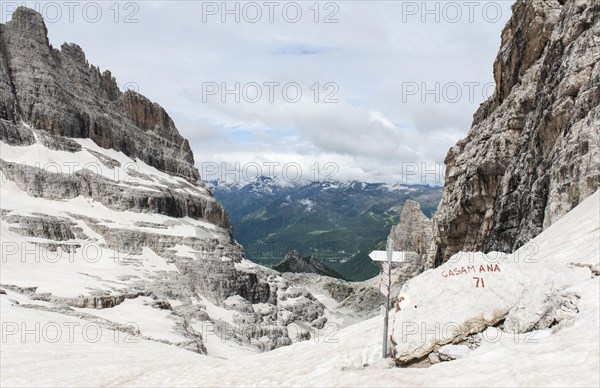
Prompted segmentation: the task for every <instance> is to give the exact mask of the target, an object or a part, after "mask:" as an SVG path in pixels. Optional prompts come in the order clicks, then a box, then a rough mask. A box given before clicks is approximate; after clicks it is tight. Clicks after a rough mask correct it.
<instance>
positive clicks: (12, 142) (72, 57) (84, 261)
mask: <svg viewBox="0 0 600 388" xmlns="http://www.w3.org/2000/svg"><path fill="white" fill-rule="evenodd" d="M0 85H1V88H0V180H1V182H2V183H1V185H0V190H1V194H0V199H1V200H0V231H1V233H0V240H1V245H2V271H0V284H1V285H2V286H3V287H5V288H6V289H11V290H13V291H14V292H16V293H18V294H20V295H21V296H22V297H24V298H26V299H28V300H31V301H39V300H41V301H45V302H47V303H49V304H50V305H49V306H48V305H47V306H44V308H45V309H50V310H51V311H55V312H59V313H61V314H66V315H78V314H82V312H81V311H79V310H76V309H91V310H100V309H107V308H108V309H118V308H122V309H127V307H123V306H125V305H127V306H133V308H134V309H137V308H140V309H143V310H145V311H146V313H147V315H148V316H152V315H153V314H154V315H155V314H156V312H155V311H153V309H159V310H161V311H163V312H161V314H163V313H164V314H165V316H164V317H163V319H164V321H165V322H163V324H164V327H165V328H166V329H165V330H164V332H163V333H162V334H161V335H162V337H160V336H159V337H157V336H156V333H154V334H151V335H150V334H148V335H146V334H145V333H144V329H143V327H142V328H141V329H139V330H137V329H136V330H134V332H135V333H139V334H140V335H141V336H143V337H144V338H150V339H153V340H158V341H161V342H166V343H171V344H174V345H177V346H182V347H185V348H187V349H190V350H193V351H196V352H202V353H206V352H207V347H206V346H205V343H204V340H203V338H204V339H205V338H206V334H207V333H206V330H204V329H205V328H206V327H207V325H210V327H211V328H212V329H211V330H212V331H211V332H215V333H221V334H222V335H227V338H223V339H225V340H232V341H236V342H238V343H241V344H244V345H249V346H254V347H257V348H258V349H261V350H270V349H273V348H276V347H279V346H283V345H289V344H290V343H291V342H292V341H291V339H290V338H289V336H288V333H287V326H288V325H290V324H292V323H298V324H299V325H301V326H302V327H303V328H304V330H305V332H302V333H301V334H302V335H301V336H300V337H299V338H300V339H308V338H310V335H311V334H310V330H318V329H319V328H322V327H323V325H324V323H325V321H326V318H325V317H324V306H323V305H322V304H321V303H319V302H318V301H317V300H316V299H315V298H314V297H312V296H311V295H310V293H307V292H306V291H304V290H298V289H296V288H293V287H290V286H289V284H288V283H287V282H286V281H285V280H284V279H283V278H281V276H280V275H279V274H278V273H277V272H275V271H273V270H269V269H266V268H262V267H260V266H257V265H255V264H252V263H250V262H248V261H246V260H245V259H244V252H243V250H242V248H241V246H240V245H239V244H237V243H236V242H235V241H234V240H233V237H232V231H231V224H230V221H229V217H228V215H227V212H226V211H225V209H224V208H223V206H221V204H220V203H219V202H217V200H216V199H215V198H214V197H213V196H212V194H211V192H210V191H209V190H208V189H207V188H206V186H205V185H204V184H203V183H201V182H199V181H198V179H199V174H198V171H197V170H196V168H195V167H194V159H193V155H192V153H191V150H190V147H189V144H188V142H187V140H185V139H184V138H183V137H182V136H181V135H180V134H179V132H178V131H177V129H176V128H175V125H174V123H173V121H172V120H171V119H170V118H169V116H168V114H167V113H166V112H165V111H164V110H163V109H162V108H161V107H160V106H159V105H157V104H155V103H152V102H150V101H148V100H147V99H146V98H145V97H143V96H141V95H139V94H137V93H134V92H126V93H122V92H121V91H119V88H118V85H117V83H116V81H115V79H114V78H112V76H111V74H110V73H109V72H108V71H106V72H104V73H102V74H101V73H100V71H99V69H98V68H97V67H95V66H90V65H89V64H88V63H87V61H86V59H85V55H84V53H83V51H82V50H81V48H79V47H78V46H76V45H72V44H65V45H63V46H62V49H61V50H55V49H53V48H52V47H51V46H50V45H49V43H48V38H47V30H46V27H45V25H44V22H43V20H42V17H41V15H39V14H38V13H36V12H35V11H32V10H30V9H27V8H18V9H17V10H16V11H15V12H14V14H13V19H12V20H11V21H10V22H8V23H7V24H0ZM5 248H6V249H5ZM34 304H35V303H33V302H32V305H34ZM207 305H210V306H211V307H210V311H209V310H208V308H207ZM34 307H35V308H40V306H37V305H36V306H34ZM32 308H33V307H32ZM214 311H218V313H214ZM95 314H96V313H95V312H93V311H92V312H90V311H86V312H85V315H84V316H85V317H88V318H89V320H90V321H94V322H95V321H100V322H103V323H102V324H103V325H104V324H106V325H107V327H117V328H119V327H121V326H119V324H118V322H112V323H111V321H107V320H106V319H104V318H102V319H104V320H102V319H100V317H99V316H96V315H95ZM142 315H143V314H142ZM113 316H116V317H118V316H119V314H117V313H115V314H114V315H113ZM88 318H86V319H88ZM139 319H142V320H143V319H144V317H142V316H140V317H139ZM173 321H174V322H173ZM141 326H143V325H141ZM213 329H214V330H213ZM119 330H120V329H119ZM123 330H125V329H123ZM297 331H298V330H297V329H294V332H297ZM215 341H216V340H215ZM208 348H210V347H208Z"/></svg>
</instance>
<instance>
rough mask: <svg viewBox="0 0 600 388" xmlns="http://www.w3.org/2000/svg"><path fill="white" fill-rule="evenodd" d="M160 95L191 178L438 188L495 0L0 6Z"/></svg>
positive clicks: (5, 15)
mask: <svg viewBox="0 0 600 388" xmlns="http://www.w3.org/2000/svg"><path fill="white" fill-rule="evenodd" d="M21 4H25V5H27V6H29V7H31V8H34V9H37V10H39V11H40V12H41V13H42V15H43V16H44V18H45V20H46V24H47V27H48V31H49V39H50V42H51V44H52V45H53V46H54V47H60V46H61V45H62V43H64V42H70V43H77V44H79V45H80V46H81V47H82V48H83V50H84V51H85V53H86V56H87V59H88V61H89V62H90V63H91V64H95V65H97V66H99V67H100V68H101V70H105V69H108V70H110V71H111V73H112V74H113V76H115V77H116V79H117V82H118V83H119V86H120V87H121V88H122V89H124V90H125V89H133V90H136V91H138V92H139V93H141V94H143V95H145V96H147V97H148V98H150V99H151V100H153V101H155V102H157V103H159V104H160V105H162V106H163V107H164V108H165V109H166V110H167V112H168V113H169V114H170V115H171V117H172V118H173V120H174V121H175V124H176V126H177V127H178V129H179V131H180V132H181V134H182V135H183V136H184V137H186V138H187V139H188V140H189V141H190V145H191V147H192V149H193V151H194V156H195V161H196V166H197V167H198V169H199V170H200V172H201V174H202V176H203V178H204V179H205V180H214V179H219V180H240V181H246V180H250V179H252V178H253V177H255V176H257V175H265V176H269V175H277V176H280V177H282V178H283V179H285V180H286V181H288V182H294V181H297V180H324V179H339V180H351V179H356V180H361V181H366V182H385V183H426V184H430V185H439V184H443V173H444V166H443V161H444V158H445V156H446V153H447V152H448V149H449V148H450V147H452V145H454V144H455V143H456V141H458V140H459V139H461V138H463V137H464V136H466V134H467V132H468V130H469V128H470V126H471V121H472V116H473V113H474V112H475V110H476V109H477V107H478V106H479V104H481V103H482V102H483V101H485V99H486V98H487V97H488V96H490V95H491V94H492V93H493V90H494V80H493V75H492V74H493V73H492V65H493V62H494V59H495V57H496V54H497V52H498V48H499V47H500V37H501V31H502V28H503V27H504V25H505V24H506V22H507V21H508V19H509V17H510V12H511V11H510V7H511V5H512V4H513V0H509V1H502V0H500V1H436V0H429V1H370V0H369V1H367V0H349V1H312V0H305V1H295V2H294V1H256V2H253V1H120V2H117V1H83V2H77V1H25V2H24V1H2V3H1V4H0V17H1V21H2V22H3V23H4V22H6V21H7V20H9V19H10V15H11V14H12V11H13V10H14V8H15V7H16V6H17V5H21Z"/></svg>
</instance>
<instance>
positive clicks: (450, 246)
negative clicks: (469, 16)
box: [429, 0, 600, 266]
mask: <svg viewBox="0 0 600 388" xmlns="http://www.w3.org/2000/svg"><path fill="white" fill-rule="evenodd" d="M599 35H600V3H598V2H597V1H594V0H566V1H558V0H544V1H542V0H518V1H517V2H516V4H515V5H514V6H513V15H512V18H511V19H510V21H509V22H508V24H507V25H506V27H505V28H504V30H503V32H502V43H501V47H500V52H499V54H498V57H497V58H496V61H495V63H494V78H495V81H496V90H495V92H494V94H493V95H492V96H491V97H490V98H489V99H488V100H487V101H486V102H485V103H484V104H482V105H481V107H480V108H479V109H478V110H477V112H476V113H475V115H474V120H473V126H472V128H471V129H470V131H469V134H468V135H467V137H466V138H465V139H463V140H461V141H459V142H458V143H457V144H456V145H455V146H454V147H452V148H451V149H450V151H449V152H448V155H447V156H446V159H445V163H446V181H445V187H444V194H443V197H442V201H441V203H440V206H439V208H438V210H437V213H436V215H435V217H434V240H435V241H434V246H433V247H432V250H431V252H430V255H429V266H437V265H440V264H441V263H442V262H444V261H445V260H447V259H448V258H449V257H450V256H451V255H452V254H454V253H456V252H458V251H460V250H462V251H478V250H483V251H493V250H498V251H505V252H511V251H514V250H515V249H516V248H518V247H519V246H521V245H522V244H524V243H525V242H526V241H528V240H530V239H531V238H533V237H534V236H536V235H537V234H539V233H540V232H541V231H543V230H544V229H546V228H547V227H548V226H550V225H552V224H553V223H554V222H555V221H556V220H558V219H559V218H560V217H561V216H563V215H564V214H566V213H567V212H568V211H569V210H570V209H572V208H573V207H574V206H576V205H577V204H579V203H580V202H581V201H583V200H584V199H585V198H586V197H588V196H589V195H591V194H592V193H593V192H595V191H596V190H597V188H598V187H599V186H600V131H599V128H600V51H599V50H598V36H599Z"/></svg>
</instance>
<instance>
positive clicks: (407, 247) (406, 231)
mask: <svg viewBox="0 0 600 388" xmlns="http://www.w3.org/2000/svg"><path fill="white" fill-rule="evenodd" d="M431 228H432V226H431V220H430V219H429V218H427V216H426V215H425V214H423V212H422V211H421V205H419V203H418V202H416V201H412V200H407V201H406V202H405V203H404V205H403V207H402V213H400V221H399V222H398V224H397V225H395V226H394V227H393V228H392V230H391V232H390V239H391V241H392V244H393V249H394V250H396V251H404V252H406V253H407V254H406V259H405V261H404V262H402V263H398V264H395V265H397V266H398V267H399V271H398V272H399V274H400V275H399V277H398V278H396V279H395V281H396V282H398V283H404V282H405V281H406V280H408V279H410V278H412V277H414V276H416V275H418V274H420V273H421V272H423V270H424V269H425V268H426V262H427V257H428V253H429V248H430V246H431V239H432V229H431Z"/></svg>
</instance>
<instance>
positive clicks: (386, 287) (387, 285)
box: [369, 237, 404, 358]
mask: <svg viewBox="0 0 600 388" xmlns="http://www.w3.org/2000/svg"><path fill="white" fill-rule="evenodd" d="M392 246H393V244H392V239H391V238H389V237H388V240H387V247H386V248H387V250H386V251H373V252H371V253H369V257H370V258H371V260H373V261H378V262H380V263H381V279H380V282H379V292H381V293H382V294H383V296H384V297H385V305H384V307H385V317H384V320H383V352H382V357H383V358H386V357H387V336H388V334H387V333H388V320H389V315H390V290H391V275H392V262H402V261H404V252H400V251H393V250H392V249H393V248H392Z"/></svg>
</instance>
